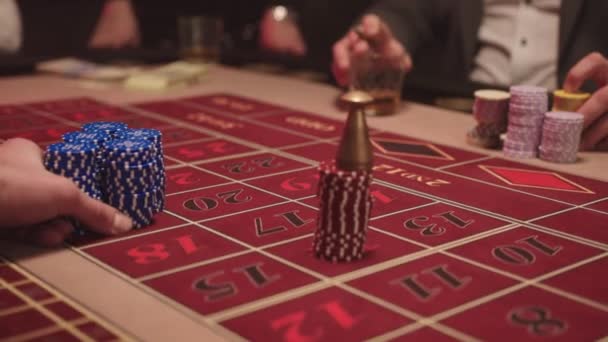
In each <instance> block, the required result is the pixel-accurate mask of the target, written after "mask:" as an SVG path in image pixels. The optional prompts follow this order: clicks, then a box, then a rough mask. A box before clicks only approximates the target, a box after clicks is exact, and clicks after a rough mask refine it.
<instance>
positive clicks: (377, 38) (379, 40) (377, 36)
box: [361, 14, 393, 44]
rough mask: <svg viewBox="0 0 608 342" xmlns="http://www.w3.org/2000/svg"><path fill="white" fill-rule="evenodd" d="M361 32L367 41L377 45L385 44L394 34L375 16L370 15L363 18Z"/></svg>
mask: <svg viewBox="0 0 608 342" xmlns="http://www.w3.org/2000/svg"><path fill="white" fill-rule="evenodd" d="M361 31H362V34H363V35H364V36H365V38H366V39H369V40H371V41H373V42H374V43H375V44H383V43H385V42H388V41H389V40H390V39H392V36H393V34H392V33H391V31H390V30H389V28H388V26H386V25H385V24H384V22H383V21H382V20H380V18H379V17H378V16H377V15H375V14H368V15H365V16H364V17H363V18H361Z"/></svg>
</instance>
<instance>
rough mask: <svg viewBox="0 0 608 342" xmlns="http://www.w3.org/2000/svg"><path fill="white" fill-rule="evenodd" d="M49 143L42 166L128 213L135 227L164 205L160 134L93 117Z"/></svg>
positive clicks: (96, 197) (149, 219)
mask: <svg viewBox="0 0 608 342" xmlns="http://www.w3.org/2000/svg"><path fill="white" fill-rule="evenodd" d="M63 140H64V142H62V143H57V144H53V145H50V146H49V147H48V148H47V151H46V153H45V158H44V162H45V166H46V168H47V169H48V170H50V171H51V172H54V173H56V174H58V175H62V176H65V177H68V178H70V179H72V180H73V181H74V182H75V183H76V184H77V185H78V186H79V187H80V188H81V189H82V190H83V191H84V192H86V193H87V194H88V195H90V196H91V197H93V198H95V199H101V200H103V201H104V202H106V203H108V204H110V205H112V206H113V207H115V208H117V209H118V210H120V211H122V212H124V213H125V214H127V215H129V216H130V217H131V218H132V219H133V222H134V226H135V227H136V228H140V227H143V226H146V225H148V224H150V223H151V221H152V218H153V215H154V214H156V213H158V212H160V211H162V210H163V209H164V197H165V183H166V181H165V170H164V162H163V151H162V134H161V132H160V131H158V130H155V129H129V128H128V127H127V125H126V124H124V123H121V122H93V123H88V124H85V125H84V126H83V127H82V131H77V132H69V133H66V134H64V135H63Z"/></svg>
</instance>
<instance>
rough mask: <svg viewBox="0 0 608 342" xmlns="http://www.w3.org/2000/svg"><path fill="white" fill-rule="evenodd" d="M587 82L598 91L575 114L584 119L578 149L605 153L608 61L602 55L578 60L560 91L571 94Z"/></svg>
mask: <svg viewBox="0 0 608 342" xmlns="http://www.w3.org/2000/svg"><path fill="white" fill-rule="evenodd" d="M587 80H593V81H594V82H595V83H596V85H597V87H598V89H597V90H596V91H595V92H594V93H593V94H592V96H591V97H590V98H589V100H587V102H585V104H584V105H583V106H582V107H581V108H579V110H578V111H579V112H580V113H581V114H583V115H584V116H585V124H584V127H585V131H584V133H583V137H582V141H581V149H583V150H603V151H608V59H606V57H605V56H603V55H602V54H600V53H597V52H594V53H591V54H589V55H587V56H586V57H585V58H583V59H582V60H580V61H579V62H578V63H577V64H576V65H575V66H574V67H572V69H570V71H569V72H568V75H567V76H566V80H565V81H564V85H563V87H564V89H565V90H566V91H571V92H574V91H577V90H579V88H580V87H581V86H582V84H583V83H584V82H585V81H587Z"/></svg>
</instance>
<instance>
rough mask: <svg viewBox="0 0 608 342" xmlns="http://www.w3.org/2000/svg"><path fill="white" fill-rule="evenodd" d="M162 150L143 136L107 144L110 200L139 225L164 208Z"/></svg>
mask: <svg viewBox="0 0 608 342" xmlns="http://www.w3.org/2000/svg"><path fill="white" fill-rule="evenodd" d="M160 152H161V151H159V149H158V148H157V145H156V144H155V143H154V142H152V141H150V140H146V139H141V138H125V139H118V140H112V141H109V142H107V143H105V144H104V150H103V154H104V156H103V159H104V161H105V179H104V180H103V182H104V184H103V185H104V195H105V197H106V201H107V203H108V204H109V205H111V206H113V207H115V208H117V209H118V210H120V211H122V212H123V213H125V214H127V215H128V216H130V217H131V219H133V223H134V226H135V227H136V228H139V227H143V226H146V225H149V224H150V223H151V222H152V218H153V215H154V214H155V213H157V212H159V211H161V209H162V203H163V202H164V200H163V198H164V190H163V187H164V168H163V167H162V164H161V163H159V159H162V155H159V154H160ZM161 174H162V177H161ZM161 179H162V182H163V183H160V180H161Z"/></svg>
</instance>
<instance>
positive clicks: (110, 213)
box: [50, 177, 133, 234]
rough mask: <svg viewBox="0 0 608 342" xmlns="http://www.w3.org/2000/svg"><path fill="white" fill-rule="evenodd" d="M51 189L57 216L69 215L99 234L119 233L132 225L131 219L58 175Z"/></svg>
mask: <svg viewBox="0 0 608 342" xmlns="http://www.w3.org/2000/svg"><path fill="white" fill-rule="evenodd" d="M59 178H60V179H57V180H56V181H55V182H54V184H53V187H52V189H50V190H51V191H54V193H55V201H54V205H56V206H57V208H56V209H57V210H56V212H57V216H71V217H74V218H75V219H77V220H78V221H80V222H81V223H83V224H84V225H86V226H87V228H89V229H91V230H93V231H96V232H98V233H101V234H120V233H124V232H126V231H128V230H130V229H131V228H132V226H133V222H132V221H131V219H130V218H129V217H128V216H126V215H124V214H122V213H121V212H120V211H118V210H116V209H115V208H113V207H111V206H109V205H107V204H105V203H103V202H101V201H98V200H95V199H93V198H91V197H89V196H88V195H87V194H85V193H84V192H82V191H81V190H80V189H78V187H77V186H76V184H74V183H73V182H71V181H70V180H68V179H65V178H62V177H59Z"/></svg>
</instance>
